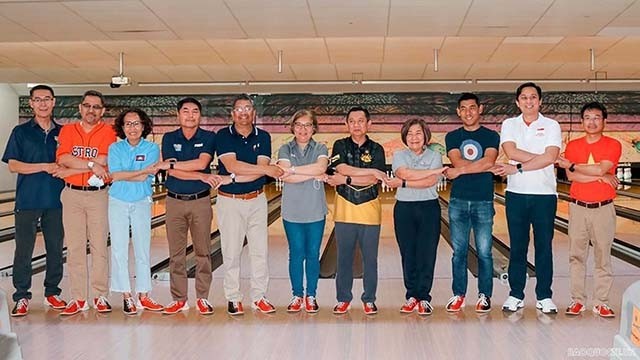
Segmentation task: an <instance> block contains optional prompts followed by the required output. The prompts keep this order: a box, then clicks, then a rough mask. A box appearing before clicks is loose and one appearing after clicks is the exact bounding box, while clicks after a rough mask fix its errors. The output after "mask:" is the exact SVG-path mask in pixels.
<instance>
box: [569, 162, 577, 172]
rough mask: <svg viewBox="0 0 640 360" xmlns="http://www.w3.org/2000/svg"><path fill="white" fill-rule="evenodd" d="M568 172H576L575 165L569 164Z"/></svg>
mask: <svg viewBox="0 0 640 360" xmlns="http://www.w3.org/2000/svg"><path fill="white" fill-rule="evenodd" d="M569 171H571V172H574V171H576V164H574V163H571V166H569Z"/></svg>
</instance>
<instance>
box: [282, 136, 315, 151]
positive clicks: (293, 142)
mask: <svg viewBox="0 0 640 360" xmlns="http://www.w3.org/2000/svg"><path fill="white" fill-rule="evenodd" d="M288 145H289V149H290V150H293V149H295V148H299V147H298V143H297V142H296V138H295V137H294V138H293V139H292V140H291V141H289V143H288ZM315 146H316V142H315V140H313V138H311V139H309V143H308V144H307V145H306V146H305V147H304V149H302V150H303V152H306V151H307V149H313V148H314V147H315Z"/></svg>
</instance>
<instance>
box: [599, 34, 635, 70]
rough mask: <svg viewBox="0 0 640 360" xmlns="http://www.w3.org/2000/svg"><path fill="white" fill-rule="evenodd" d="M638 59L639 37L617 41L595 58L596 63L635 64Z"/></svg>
mask: <svg viewBox="0 0 640 360" xmlns="http://www.w3.org/2000/svg"><path fill="white" fill-rule="evenodd" d="M638 59H640V37H628V38H624V39H622V40H620V41H618V42H617V43H616V44H615V45H612V46H611V47H610V48H608V49H607V50H606V51H604V52H603V53H601V54H599V55H598V56H597V57H596V63H598V62H600V61H601V62H603V63H611V64H615V63H637V62H638Z"/></svg>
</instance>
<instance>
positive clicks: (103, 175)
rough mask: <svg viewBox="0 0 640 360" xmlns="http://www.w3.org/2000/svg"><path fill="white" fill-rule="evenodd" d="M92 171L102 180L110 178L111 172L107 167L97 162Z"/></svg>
mask: <svg viewBox="0 0 640 360" xmlns="http://www.w3.org/2000/svg"><path fill="white" fill-rule="evenodd" d="M91 171H92V172H93V173H94V174H95V175H96V176H97V177H99V178H100V179H102V180H106V179H108V178H109V173H108V172H107V169H106V168H105V167H104V166H102V165H100V164H98V163H97V162H96V163H93V167H92V168H91Z"/></svg>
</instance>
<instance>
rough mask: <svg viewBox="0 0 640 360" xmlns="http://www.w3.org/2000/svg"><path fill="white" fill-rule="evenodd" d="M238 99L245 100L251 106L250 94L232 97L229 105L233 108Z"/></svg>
mask: <svg viewBox="0 0 640 360" xmlns="http://www.w3.org/2000/svg"><path fill="white" fill-rule="evenodd" d="M240 100H246V101H248V102H250V103H251V106H253V99H252V98H251V96H249V94H240V95H238V96H236V97H234V98H233V101H232V102H231V107H232V108H235V107H236V104H237V103H238V101H240Z"/></svg>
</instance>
